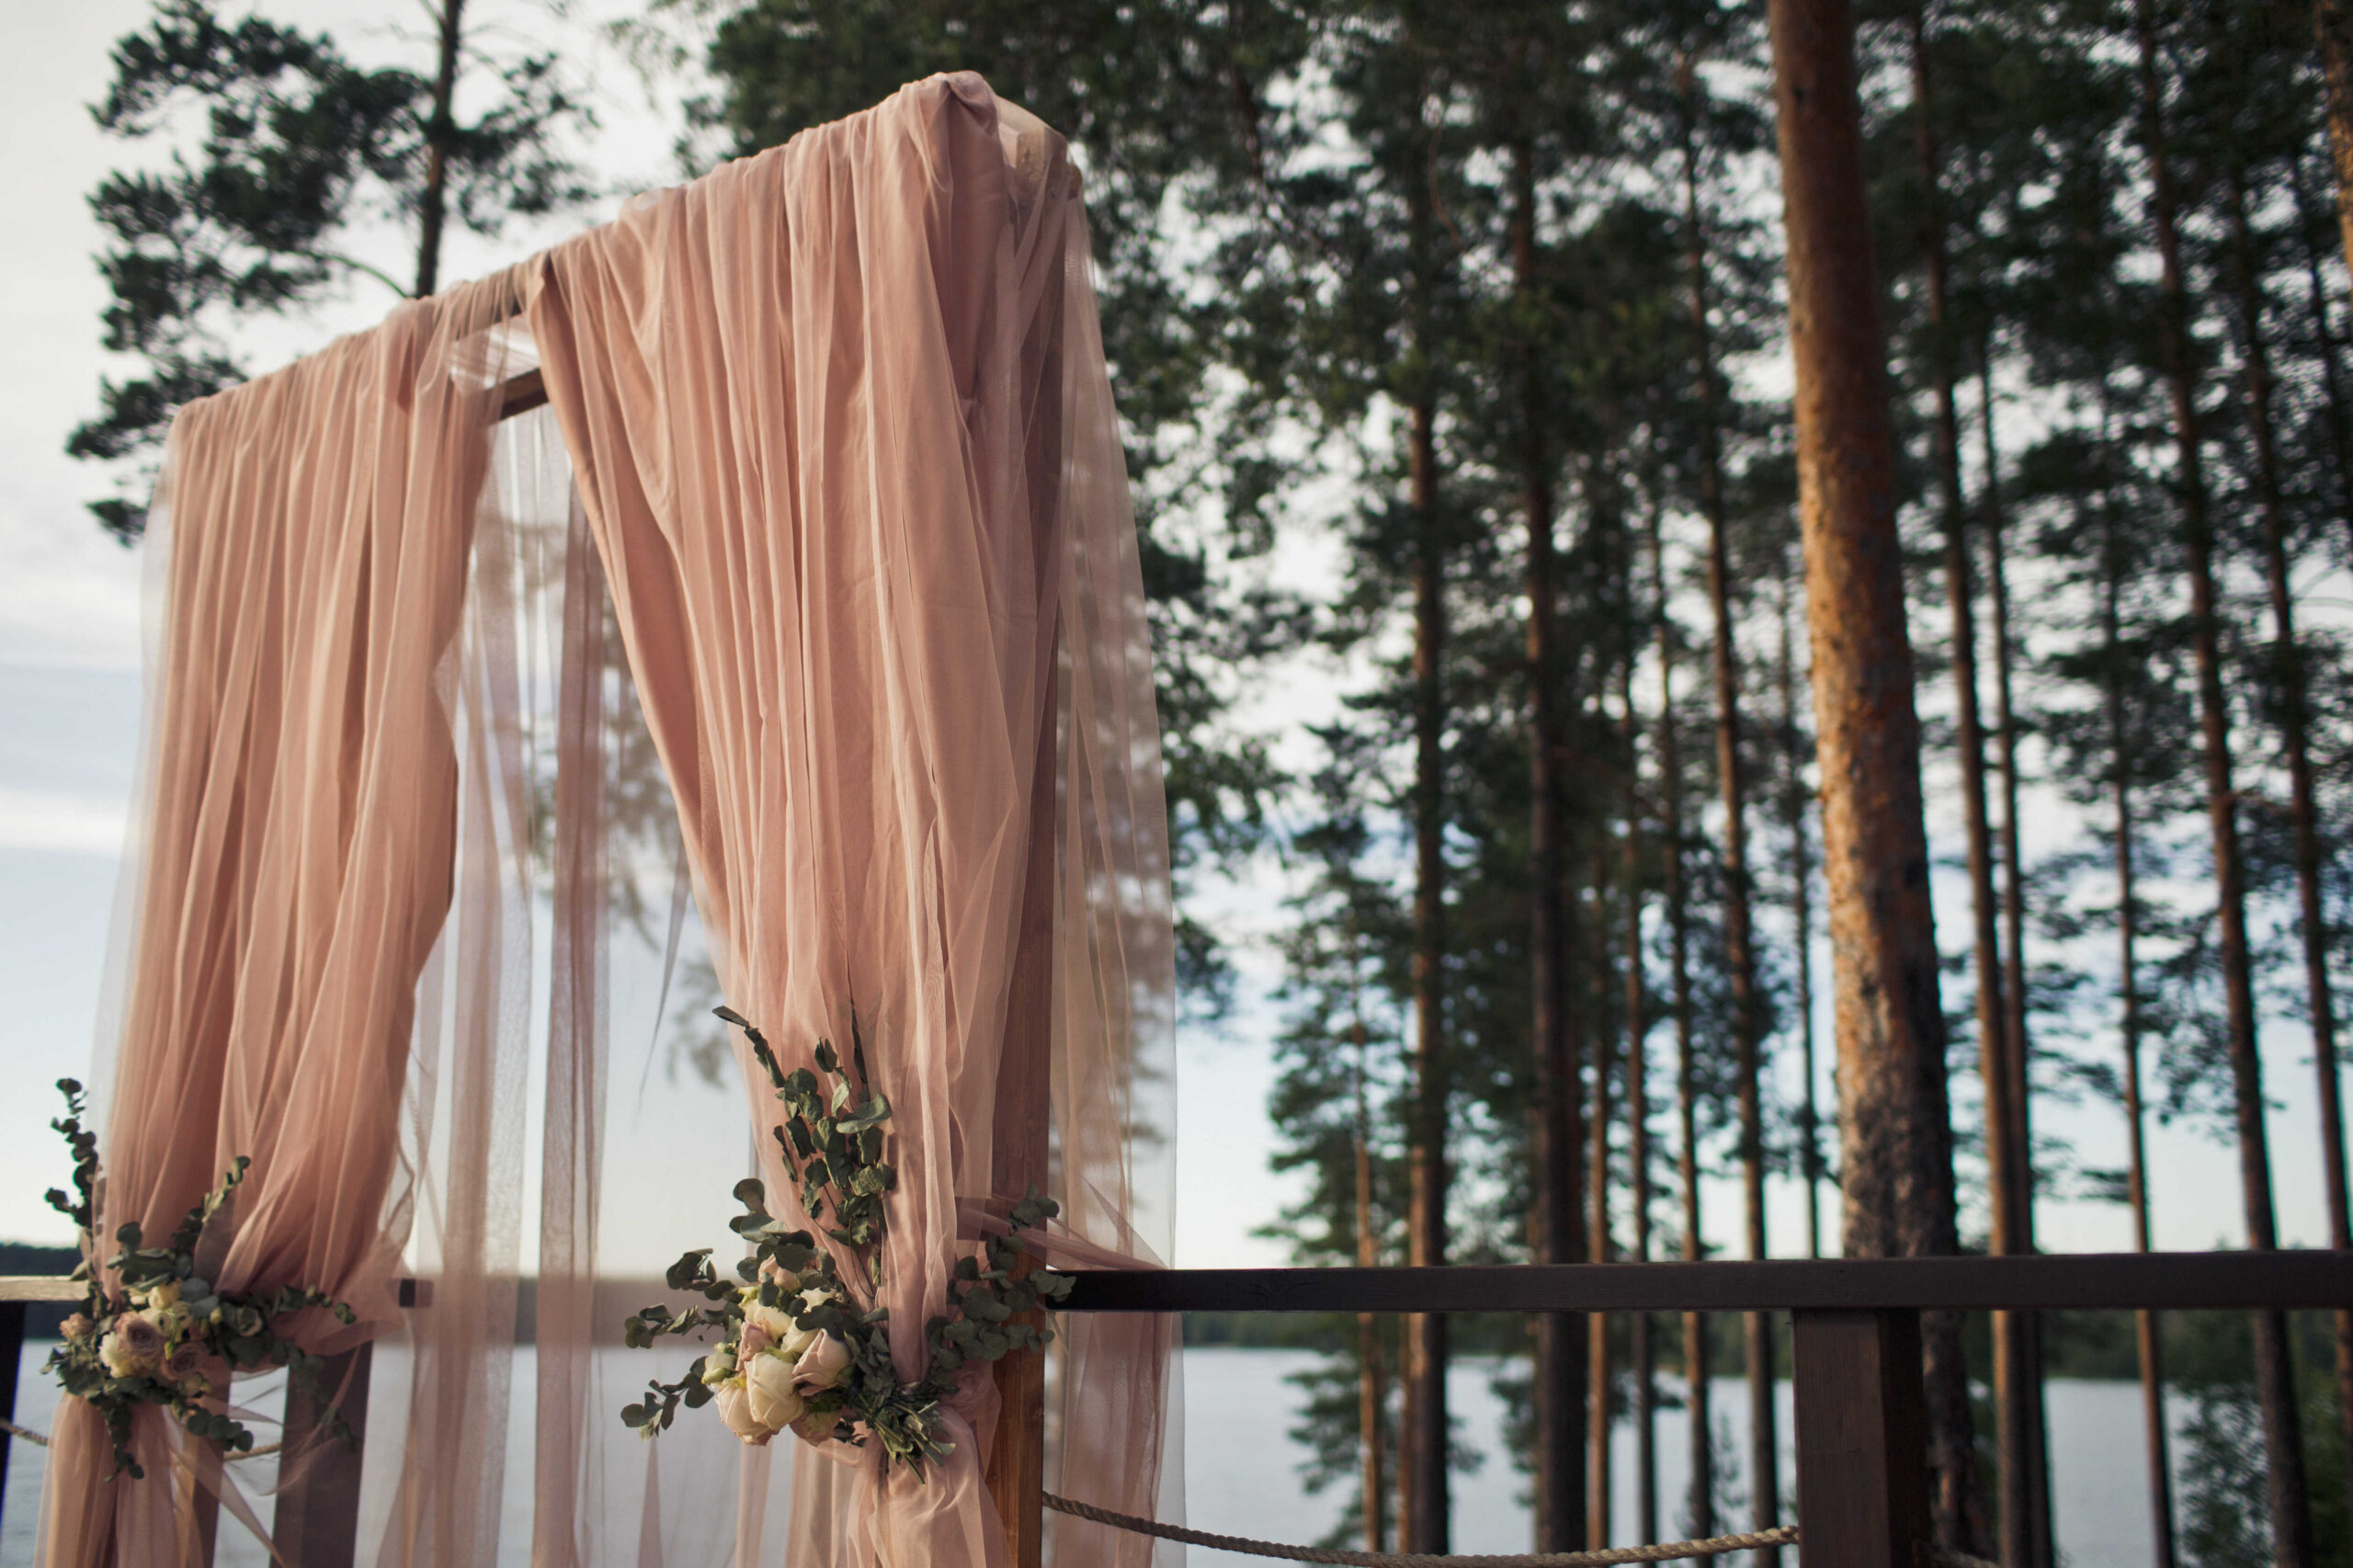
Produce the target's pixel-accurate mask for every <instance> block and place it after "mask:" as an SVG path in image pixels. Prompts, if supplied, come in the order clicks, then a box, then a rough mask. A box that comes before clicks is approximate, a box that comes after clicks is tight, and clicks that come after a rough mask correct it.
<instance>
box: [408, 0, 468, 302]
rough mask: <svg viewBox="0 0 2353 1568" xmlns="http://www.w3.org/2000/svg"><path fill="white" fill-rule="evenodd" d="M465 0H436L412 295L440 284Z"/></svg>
mask: <svg viewBox="0 0 2353 1568" xmlns="http://www.w3.org/2000/svg"><path fill="white" fill-rule="evenodd" d="M465 4H466V0H441V10H440V14H439V16H438V17H436V18H435V19H436V21H437V22H438V24H439V27H438V32H439V40H438V63H437V65H436V68H435V71H434V75H433V110H432V117H431V118H430V119H427V120H426V125H425V184H424V187H423V188H422V189H420V190H419V191H418V192H417V198H416V215H417V224H416V297H417V298H418V299H420V300H422V299H424V298H425V297H426V295H428V294H430V293H432V292H433V291H434V290H437V289H438V288H439V287H440V286H441V231H442V228H443V226H444V225H445V223H446V222H448V215H449V150H450V146H451V144H452V143H453V142H456V140H457V136H458V121H457V116H456V105H457V98H458V60H459V50H460V43H461V42H462V34H461V33H460V19H461V13H462V12H463V11H464V10H465Z"/></svg>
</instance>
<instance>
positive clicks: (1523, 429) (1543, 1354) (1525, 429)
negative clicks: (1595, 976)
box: [1511, 141, 1599, 1551]
mask: <svg viewBox="0 0 2353 1568" xmlns="http://www.w3.org/2000/svg"><path fill="white" fill-rule="evenodd" d="M1534 162H1535V153H1534V149H1533V148H1532V147H1531V146H1530V145H1529V144H1528V143H1527V142H1525V141H1523V142H1520V144H1519V145H1518V146H1517V147H1515V149H1514V150H1513V162H1512V203H1513V207H1512V228H1511V233H1512V269H1513V277H1514V284H1515V289H1516V290H1517V293H1518V300H1517V304H1518V308H1519V309H1520V311H1521V312H1523V313H1524V316H1525V317H1526V318H1528V319H1524V320H1523V322H1522V324H1521V331H1520V335H1519V336H1520V344H1519V347H1518V349H1517V351H1516V353H1515V355H1514V358H1516V359H1517V361H1518V364H1517V366H1516V369H1517V371H1518V383H1519V399H1520V407H1519V415H1520V454H1519V457H1520V485H1521V506H1522V508H1523V511H1524V513H1525V518H1526V522H1527V527H1528V600H1529V613H1528V638H1527V655H1528V692H1529V748H1528V749H1529V812H1530V820H1529V850H1530V854H1529V858H1530V859H1531V861H1532V862H1533V864H1532V865H1531V867H1530V871H1531V874H1532V876H1533V879H1534V887H1533V889H1532V890H1531V893H1530V897H1529V993H1530V995H1531V997H1532V1006H1531V1014H1532V1016H1531V1017H1530V1019H1529V1036H1530V1045H1531V1049H1532V1051H1533V1053H1534V1066H1535V1090H1536V1096H1535V1097H1536V1125H1535V1137H1534V1139H1533V1140H1532V1143H1533V1147H1532V1149H1531V1151H1530V1157H1531V1163H1532V1164H1533V1165H1534V1170H1533V1171H1532V1172H1531V1175H1532V1176H1533V1184H1532V1185H1533V1190H1534V1199H1535V1210H1536V1212H1535V1229H1536V1248H1535V1250H1536V1255H1537V1257H1536V1260H1537V1261H1538V1262H1539V1263H1576V1262H1579V1261H1582V1258H1583V1256H1584V1252H1583V1248H1582V1246H1581V1245H1580V1241H1581V1237H1580V1235H1579V1231H1580V1230H1581V1228H1582V1227H1581V1226H1580V1223H1579V1213H1578V1205H1579V1201H1580V1195H1579V1193H1578V1190H1577V1189H1578V1185H1579V1183H1578V1171H1577V1156H1578V1148H1579V1145H1580V1144H1581V1143H1582V1142H1583V1137H1582V1130H1581V1129H1580V1127H1579V1121H1580V1113H1579V1107H1578V1104H1577V1099H1578V1085H1577V1073H1578V1061H1577V1059H1578V1056H1579V1055H1580V1054H1581V1052H1580V1051H1579V1049H1578V1046H1579V1039H1578V1037H1579V1036H1580V1035H1581V1033H1582V1030H1580V1029H1579V1028H1578V1027H1577V1017H1576V1013H1575V1010H1574V1009H1573V1008H1571V1007H1570V1006H1568V1005H1567V990H1568V973H1567V968H1568V963H1567V955H1568V950H1569V941H1568V935H1569V934H1568V930H1567V920H1568V902H1567V895H1566V889H1565V885H1564V883H1565V880H1566V874H1567V868H1566V861H1565V860H1564V858H1563V852H1562V842H1561V836H1562V822H1561V787H1560V778H1559V769H1560V766H1561V761H1562V752H1563V745H1562V738H1561V716H1560V702H1561V689H1560V688H1561V679H1560V671H1559V668H1558V664H1559V661H1558V658H1557V656H1556V654H1555V653H1554V648H1553V643H1554V640H1555V637H1556V634H1557V626H1556V620H1557V617H1558V610H1557V607H1556V604H1555V599H1554V578H1555V575H1556V574H1555V570H1554V568H1555V560H1554V551H1553V544H1552V459H1551V455H1550V453H1549V452H1548V451H1547V450H1546V448H1545V440H1544V437H1545V430H1546V418H1545V410H1544V385H1543V366H1542V363H1541V361H1540V358H1539V353H1540V350H1539V348H1538V347H1537V345H1538V342H1539V335H1538V333H1537V331H1536V324H1535V322H1534V320H1533V316H1534V314H1535V312H1537V310H1538V309H1539V308H1540V307H1539V305H1538V303H1537V298H1538V296H1537V287H1538V279H1537V276H1536V273H1537V267H1538V256H1537V252H1536V176H1535V167H1534ZM1596 1125H1597V1126H1598V1125H1599V1124H1598V1123H1597V1124H1596ZM1534 1333H1535V1336H1536V1354H1535V1369H1534V1375H1535V1380H1536V1387H1535V1405H1536V1541H1537V1550H1538V1551H1575V1550H1577V1549H1578V1548H1579V1547H1581V1546H1582V1545H1584V1544H1585V1534H1586V1470H1585V1466H1586V1452H1585V1449H1586V1414H1585V1408H1584V1406H1585V1396H1586V1381H1587V1379H1586V1369H1585V1367H1584V1365H1583V1359H1582V1358H1585V1357H1586V1356H1587V1355H1588V1353H1589V1352H1588V1347H1587V1346H1586V1343H1585V1338H1586V1324H1585V1320H1584V1319H1583V1317H1582V1316H1579V1315H1575V1314H1570V1313H1549V1314H1546V1315H1544V1316H1541V1317H1539V1318H1538V1319H1537V1320H1536V1322H1535V1324H1534Z"/></svg>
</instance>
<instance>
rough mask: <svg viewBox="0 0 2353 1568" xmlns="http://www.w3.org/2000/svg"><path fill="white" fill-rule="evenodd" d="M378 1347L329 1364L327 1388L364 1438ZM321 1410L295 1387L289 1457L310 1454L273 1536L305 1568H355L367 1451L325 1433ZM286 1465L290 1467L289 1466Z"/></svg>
mask: <svg viewBox="0 0 2353 1568" xmlns="http://www.w3.org/2000/svg"><path fill="white" fill-rule="evenodd" d="M374 1349H375V1346H373V1345H372V1344H369V1345H362V1346H359V1347H358V1349H356V1350H347V1351H345V1352H343V1354H341V1355H339V1356H330V1357H328V1358H326V1360H327V1365H326V1370H325V1372H324V1374H323V1375H322V1381H324V1383H325V1385H326V1386H327V1387H328V1388H329V1389H331V1390H332V1389H339V1390H341V1391H342V1392H341V1394H340V1396H339V1397H338V1398H337V1400H336V1402H335V1403H336V1404H337V1406H338V1407H339V1408H340V1409H341V1410H342V1412H343V1418H344V1419H345V1420H346V1421H347V1422H349V1423H350V1424H351V1430H352V1432H353V1434H354V1435H355V1436H356V1437H365V1436H366V1434H367V1430H368V1375H369V1362H370V1361H371V1360H372V1359H373V1352H374ZM323 1414H324V1413H323V1412H322V1411H321V1410H320V1408H319V1405H318V1403H317V1402H316V1401H315V1400H313V1399H312V1398H310V1397H309V1396H308V1395H306V1394H304V1393H302V1392H301V1391H299V1390H297V1389H295V1388H293V1387H291V1386H290V1387H289V1388H288V1389H287V1391H286V1447H285V1449H283V1450H282V1451H283V1453H284V1454H285V1455H287V1456H293V1455H296V1454H302V1453H306V1452H307V1456H308V1457H307V1458H305V1459H303V1460H301V1467H302V1468H301V1470H300V1471H299V1472H298V1473H297V1474H296V1476H295V1478H294V1479H293V1481H292V1482H290V1483H288V1485H287V1486H286V1487H285V1489H284V1490H282V1491H281V1492H279V1493H278V1519H277V1523H276V1527H275V1528H273V1529H272V1531H271V1534H272V1535H273V1536H274V1537H276V1539H277V1540H278V1543H279V1544H280V1545H281V1546H283V1547H285V1548H286V1549H287V1555H288V1557H289V1558H290V1560H291V1561H293V1562H299V1563H301V1565H302V1568H349V1564H350V1563H351V1562H352V1561H353V1559H354V1557H355V1556H356V1555H357V1552H358V1542H359V1466H360V1458H361V1454H362V1452H363V1451H364V1450H363V1449H361V1448H358V1447H354V1448H349V1449H347V1448H345V1447H344V1446H343V1445H342V1444H341V1443H339V1442H337V1441H335V1439H334V1438H333V1437H326V1436H324V1434H323V1433H321V1432H320V1430H319V1428H320V1426H321V1417H322V1415H323ZM280 1462H281V1463H283V1462H285V1461H284V1460H280Z"/></svg>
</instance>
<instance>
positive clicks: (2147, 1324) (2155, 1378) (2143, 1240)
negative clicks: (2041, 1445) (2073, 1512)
mask: <svg viewBox="0 0 2353 1568" xmlns="http://www.w3.org/2000/svg"><path fill="white" fill-rule="evenodd" d="M2100 391H2101V402H2102V426H2103V428H2102V435H2103V437H2105V436H2106V434H2107V432H2106V428H2105V426H2106V402H2107V391H2108V389H2107V381H2106V377H2105V375H2103V377H2102V380H2101V388H2100ZM2101 511H2102V522H2103V525H2104V532H2105V534H2106V538H2105V539H2104V540H2103V541H2102V542H2103V544H2104V546H2105V549H2104V551H2103V552H2102V553H2103V556H2104V559H2103V561H2102V563H2101V564H2102V574H2103V577H2104V582H2103V584H2102V593H2101V598H2100V634H2101V638H2102V641H2103V642H2104V645H2105V653H2106V654H2107V658H2106V666H2107V675H2108V679H2107V682H2106V692H2105V698H2106V707H2107V711H2108V744H2109V759H2110V764H2111V766H2112V767H2113V769H2114V772H2113V776H2112V778H2110V781H2109V795H2110V797H2111V799H2112V800H2113V801H2114V802H2115V808H2116V935H2117V947H2118V965H2119V971H2120V976H2121V979H2120V985H2119V988H2118V1003H2119V1032H2120V1034H2121V1036H2122V1042H2121V1043H2122V1047H2123V1056H2124V1061H2123V1067H2124V1116H2125V1124H2126V1131H2127V1133H2128V1138H2129V1149H2128V1157H2129V1159H2130V1162H2131V1163H2130V1165H2128V1166H2127V1168H2126V1172H2125V1182H2126V1188H2125V1191H2126V1196H2127V1198H2128V1199H2130V1201H2131V1208H2132V1244H2133V1250H2134V1251H2136V1252H2147V1251H2148V1250H2149V1160H2148V1149H2147V1144H2146V1139H2145V1135H2144V1129H2145V1125H2146V1119H2145V1118H2144V1117H2143V1114H2142V1109H2141V981H2140V972H2141V971H2140V953H2139V946H2140V903H2139V900H2140V893H2139V891H2138V881H2137V876H2136V868H2135V866H2134V864H2133V853H2132V837H2133V833H2134V831H2135V828H2134V824H2133V818H2132V777H2133V749H2134V748H2133V745H2132V740H2131V727H2130V725H2129V724H2128V723H2127V722H2126V718H2125V710H2124V672H2123V660H2124V653H2123V632H2122V625H2121V622H2122V619H2123V618H2122V614H2121V601H2122V598H2123V593H2124V571H2125V558H2124V547H2123V544H2122V542H2121V540H2119V539H2118V537H2117V531H2118V530H2117V518H2116V506H2115V501H2114V498H2113V497H2112V496H2111V497H2108V498H2106V499H2104V500H2103V503H2102V507H2101ZM2132 1316H2133V1339H2134V1343H2135V1346H2136V1348H2137V1349H2138V1351H2139V1356H2140V1364H2141V1418H2142V1425H2143V1431H2144V1433H2145V1440H2146V1444H2147V1455H2148V1465H2147V1468H2148V1474H2149V1523H2150V1527H2151V1528H2150V1533H2151V1536H2152V1538H2153V1540H2154V1545H2155V1548H2156V1551H2155V1559H2154V1568H2175V1563H2176V1558H2175V1552H2174V1539H2173V1461H2172V1459H2171V1457H2170V1455H2169V1454H2168V1452H2167V1449H2168V1448H2169V1446H2170V1442H2169V1439H2170V1437H2171V1430H2170V1428H2169V1427H2168V1426H2166V1424H2165V1360H2164V1355H2163V1343H2164V1342H2163V1340H2162V1338H2161V1336H2160V1334H2159V1329H2158V1322H2157V1314H2156V1313H2154V1312H2135V1313H2133V1314H2132Z"/></svg>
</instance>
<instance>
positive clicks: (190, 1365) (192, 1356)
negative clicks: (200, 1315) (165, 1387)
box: [164, 1339, 204, 1383]
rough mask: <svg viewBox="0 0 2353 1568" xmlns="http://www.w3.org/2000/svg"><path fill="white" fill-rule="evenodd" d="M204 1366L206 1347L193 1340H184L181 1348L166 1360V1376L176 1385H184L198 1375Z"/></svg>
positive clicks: (180, 1344)
mask: <svg viewBox="0 0 2353 1568" xmlns="http://www.w3.org/2000/svg"><path fill="white" fill-rule="evenodd" d="M203 1366H204V1346H201V1345H199V1344H198V1343H197V1342H196V1341H195V1340H193V1339H183V1340H181V1341H180V1343H179V1347H178V1348H177V1349H176V1350H174V1351H173V1352H172V1353H171V1354H170V1355H169V1356H166V1357H165V1358H164V1376H165V1377H166V1378H168V1379H170V1380H171V1381H173V1382H176V1383H184V1382H186V1381H188V1380H189V1379H190V1378H193V1377H195V1376H196V1375H197V1373H198V1371H199V1370H200V1369H202V1368H203Z"/></svg>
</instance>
